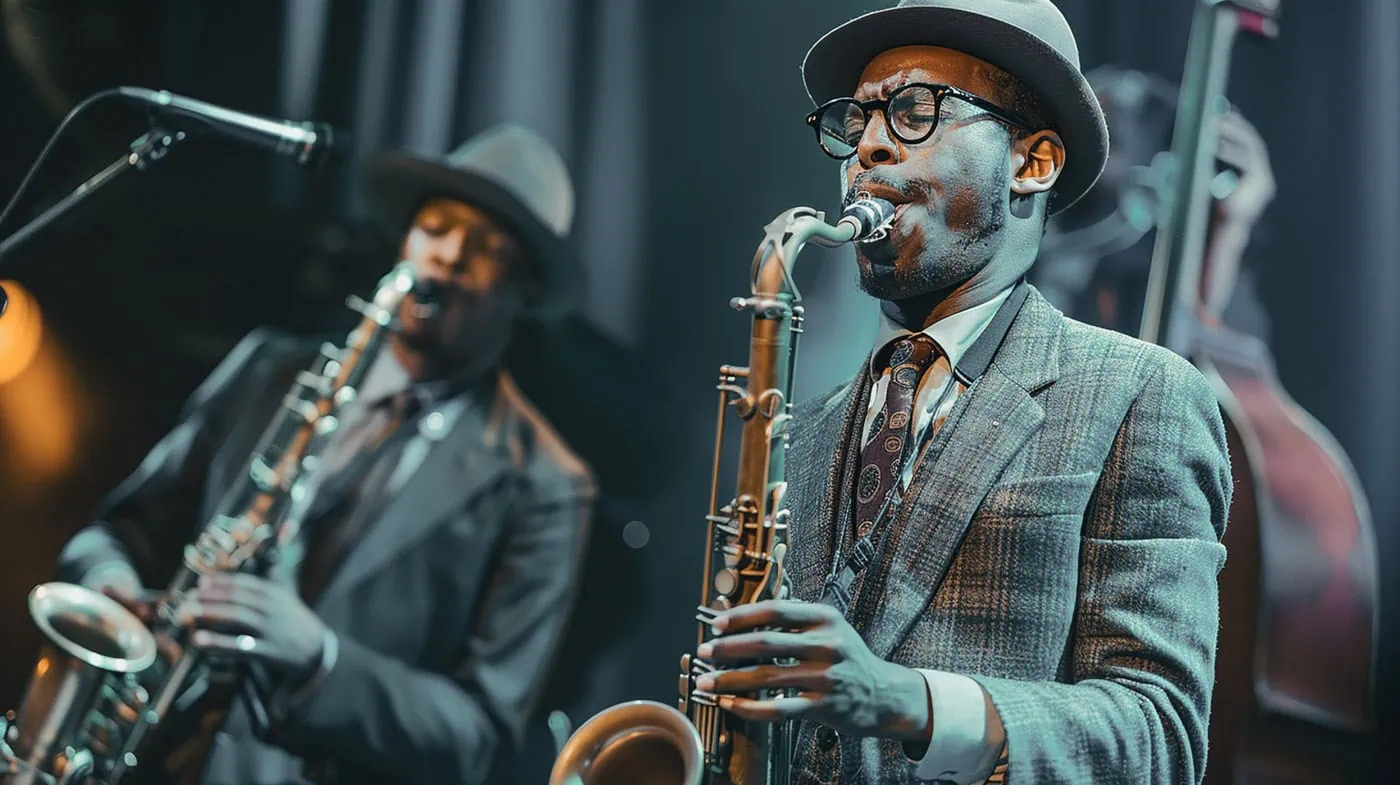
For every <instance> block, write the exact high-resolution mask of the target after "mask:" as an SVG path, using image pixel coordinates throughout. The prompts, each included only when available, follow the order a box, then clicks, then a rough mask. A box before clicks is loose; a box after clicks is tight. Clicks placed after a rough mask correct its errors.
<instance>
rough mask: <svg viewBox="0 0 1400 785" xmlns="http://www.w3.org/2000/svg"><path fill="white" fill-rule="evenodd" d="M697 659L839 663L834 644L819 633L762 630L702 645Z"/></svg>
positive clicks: (717, 639) (728, 636)
mask: <svg viewBox="0 0 1400 785" xmlns="http://www.w3.org/2000/svg"><path fill="white" fill-rule="evenodd" d="M695 653H696V655H697V656H698V657H700V658H701V659H704V660H710V661H712V662H734V661H742V660H767V659H776V658H788V657H791V658H795V659H797V660H798V661H807V660H812V661H818V662H838V661H840V659H841V657H840V656H839V654H838V651H837V649H836V646H835V645H834V642H833V641H831V640H829V638H828V636H826V635H823V634H821V633H820V632H783V631H779V630H763V631H761V632H745V633H741V634H738V635H727V636H725V637H723V638H716V639H715V640H712V641H706V642H704V643H702V644H700V646H699V648H697V649H696V651H695Z"/></svg>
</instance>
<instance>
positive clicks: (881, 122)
mask: <svg viewBox="0 0 1400 785" xmlns="http://www.w3.org/2000/svg"><path fill="white" fill-rule="evenodd" d="M856 157H857V158H859V159H860V165H861V166H862V167H864V168H865V169H867V170H869V169H874V168H875V167H877V166H880V165H881V164H892V163H895V162H897V161H898V160H899V142H898V140H896V139H895V138H894V137H893V135H891V134H890V126H889V123H887V122H885V113H884V112H882V111H879V110H876V111H874V112H871V113H870V120H869V121H867V122H866V124H865V131H864V132H863V133H862V134H861V135H860V143H859V144H857V145H856Z"/></svg>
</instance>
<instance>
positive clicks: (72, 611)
mask: <svg viewBox="0 0 1400 785" xmlns="http://www.w3.org/2000/svg"><path fill="white" fill-rule="evenodd" d="M29 615H30V617H31V618H32V619H33V621H34V624H35V626H37V627H38V628H39V631H40V632H42V633H43V634H44V637H45V638H46V639H47V640H46V642H45V645H44V647H43V649H42V651H41V652H40V655H39V659H38V661H37V663H36V664H35V666H34V671H33V674H32V675H31V677H30V680H29V686H28V688H27V689H26V690H25V694H24V698H23V700H22V702H21V703H20V710H19V715H18V716H20V717H23V722H20V723H16V722H15V721H14V719H13V716H14V715H13V714H11V717H10V718H9V719H8V721H5V722H0V726H3V728H4V730H3V734H0V766H3V765H4V764H8V768H9V772H10V777H9V778H7V779H6V780H5V782H6V785H36V784H37V783H45V784H46V785H49V784H52V785H63V784H64V783H70V782H81V781H82V780H83V779H84V778H85V777H87V776H89V775H92V774H95V773H96V772H95V771H94V764H95V761H94V756H93V751H92V750H91V749H88V747H89V746H91V742H92V741H93V740H91V739H86V738H84V737H85V735H86V734H85V733H84V732H83V730H84V729H83V728H82V727H81V726H82V724H83V723H84V722H85V721H86V720H87V718H88V717H89V716H90V714H91V713H92V712H94V711H96V710H98V709H99V708H100V707H101V706H102V705H103V703H104V701H105V699H106V694H105V691H104V689H103V687H104V683H105V682H106V681H107V680H108V679H109V678H113V677H116V678H122V679H125V678H134V677H135V676H137V675H139V674H141V673H143V672H144V671H146V669H148V668H150V667H151V665H152V664H154V663H155V660H156V640H155V637H154V636H153V635H152V634H151V632H150V631H149V630H148V629H147V628H146V625H144V624H143V623H142V622H141V620H140V619H138V618H137V617H136V615H135V614H133V613H132V612H131V611H129V610H127V609H126V608H124V607H122V606H121V604H120V603H118V602H117V601H116V600H113V599H112V598H110V597H108V596H106V595H105V594H101V593H99V592H96V591H93V590H91V589H88V588H84V587H82V586H77V585H74V584H71V583H45V584H41V585H39V586H36V587H34V589H33V591H31V592H30V593H29ZM75 741H77V742H79V743H78V744H76V745H75V744H74V742H75ZM0 771H3V769H2V768H0Z"/></svg>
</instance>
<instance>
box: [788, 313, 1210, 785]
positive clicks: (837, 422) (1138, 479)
mask: <svg viewBox="0 0 1400 785" xmlns="http://www.w3.org/2000/svg"><path fill="white" fill-rule="evenodd" d="M864 379H865V377H864V376H863V375H861V374H857V376H856V377H854V378H853V379H852V380H850V381H848V382H846V383H845V384H843V385H841V386H840V387H838V388H836V389H835V390H833V391H831V392H829V393H827V394H825V395H821V396H818V397H817V398H815V399H813V400H810V401H806V402H803V403H802V404H799V405H798V406H796V407H794V418H795V423H794V424H795V426H796V428H795V430H794V432H793V440H792V442H791V444H790V446H789V451H788V455H787V469H786V472H787V480H788V482H789V484H790V486H789V489H788V493H789V500H790V502H791V505H792V512H793V516H792V527H793V528H792V531H791V540H792V551H791V553H790V556H789V559H788V569H789V571H790V575H791V578H792V580H793V584H794V593H795V594H796V596H797V597H799V598H801V599H804V600H813V601H814V600H816V599H817V598H818V597H819V596H820V594H821V587H822V582H823V580H824V579H825V577H826V575H827V574H828V572H829V571H830V570H831V565H832V560H833V550H834V548H835V545H836V539H835V538H836V537H838V536H841V535H842V534H843V533H844V532H847V531H849V528H850V519H851V503H850V500H851V499H852V497H853V496H854V493H853V492H852V489H853V488H854V480H855V472H856V470H857V469H858V464H859V434H860V429H861V426H862V424H863V422H864V419H865V411H866V406H867V403H868V397H869V385H868V384H865V383H863V381H864ZM1230 496H1231V477H1230V464H1229V456H1228V453H1227V449H1226V444H1225V430H1224V425H1223V423H1222V421H1221V417H1220V412H1219V409H1218V406H1217V404H1216V399H1215V396H1214V394H1213V393H1212V391H1211V389H1210V387H1209V386H1208V384H1207V382H1206V380H1205V379H1204V377H1202V376H1201V375H1200V374H1199V373H1198V372H1197V371H1196V370H1195V369H1194V368H1193V367H1192V366H1191V365H1190V364H1188V363H1187V362H1186V361H1184V360H1183V359H1181V358H1180V357H1178V356H1177V355H1175V354H1173V353H1171V352H1169V351H1167V350H1165V349H1162V348H1160V347H1157V346H1153V345H1150V344H1147V343H1144V342H1142V341H1138V340H1135V339H1133V338H1129V337H1127V336H1124V335H1121V334H1118V333H1113V332H1109V331H1106V330H1101V329H1098V328H1095V327H1091V326H1089V325H1086V324H1082V323H1080V322H1076V321H1073V320H1071V319H1069V318H1067V317H1065V316H1064V315H1063V314H1061V313H1060V312H1059V311H1058V310H1056V309H1055V308H1054V307H1053V306H1051V305H1050V304H1049V303H1048V302H1046V300H1045V299H1044V298H1043V297H1042V296H1041V295H1040V294H1039V293H1038V292H1036V291H1032V292H1031V293H1030V296H1029V298H1028V299H1027V300H1026V303H1025V305H1024V306H1023V307H1022V309H1021V311H1020V313H1019V315H1018V316H1017V317H1016V319H1015V321H1014V322H1013V323H1012V325H1011V329H1010V331H1009V332H1008V334H1007V337H1006V340H1005V341H1004V342H1003V343H1002V345H1001V347H1000V348H999V349H998V351H997V353H996V356H995V358H994V359H993V361H992V364H991V366H990V367H989V368H988V369H987V372H986V373H985V374H983V375H982V376H981V377H980V378H979V379H977V380H976V381H975V382H974V383H973V384H972V385H971V386H970V387H969V388H968V389H967V390H966V391H964V392H963V394H962V395H961V396H960V397H959V399H958V401H957V403H956V405H955V406H954V407H953V409H952V411H951V413H950V414H949V417H948V419H947V421H946V422H945V424H944V425H943V427H942V428H941V429H940V430H939V431H938V433H937V435H936V436H935V437H934V439H933V440H932V442H931V443H930V445H929V449H928V451H927V452H926V453H925V455H924V456H923V458H922V460H921V461H920V463H919V465H918V466H917V467H916V470H915V472H914V476H913V479H912V481H911V483H910V486H909V490H908V495H907V497H906V500H905V503H904V504H903V506H902V507H901V509H900V511H899V513H898V516H897V517H896V518H895V520H893V521H892V522H890V523H889V524H887V525H886V529H885V531H886V534H885V537H886V541H885V543H884V545H883V549H882V552H881V553H882V557H881V560H880V561H878V562H877V563H875V564H872V565H871V566H870V567H869V568H868V570H867V574H866V575H865V576H864V577H863V580H862V583H863V586H862V587H861V590H860V594H859V596H858V597H857V598H856V600H855V601H854V602H853V604H852V608H851V610H850V612H849V613H848V618H850V619H851V621H852V623H853V625H854V626H855V627H856V629H857V630H859V631H860V632H861V634H862V636H863V637H864V638H865V640H866V641H867V643H868V644H869V645H870V647H871V649H872V650H873V651H874V653H875V654H876V655H877V656H880V657H883V658H885V659H888V660H891V661H893V662H897V663H900V664H903V665H907V666H909V667H916V668H930V669H937V670H944V671H950V672H954V673H961V674H964V675H967V676H969V677H971V678H973V679H974V680H976V681H977V682H978V683H980V684H981V685H982V687H983V688H984V689H985V690H986V691H987V693H988V694H989V696H990V697H991V699H992V702H993V703H994V704H995V706H996V709H997V711H998V713H999V714H1000V715H1001V719H1002V722H1003V724H1004V726H1005V730H1006V736H1007V752H1008V756H1009V760H1008V766H1007V769H1006V781H1007V782H1012V783H1018V784H1019V783H1038V784H1039V783H1075V785H1081V784H1082V783H1089V782H1093V783H1096V784H1097V785H1104V783H1120V782H1121V783H1128V782H1132V783H1144V782H1151V783H1161V784H1162V785H1167V784H1168V783H1171V784H1172V785H1185V784H1186V783H1200V782H1201V779H1202V776H1203V774H1204V770H1205V763H1206V730H1207V724H1208V721H1209V711H1210V698H1211V689H1212V686H1213V679H1214V663H1215V646H1216V633H1217V626H1218V618H1219V613H1218V597H1217V585H1216V578H1217V574H1218V572H1219V570H1220V568H1221V566H1222V565H1223V564H1224V560H1225V548H1224V546H1222V545H1221V543H1220V538H1221V536H1222V534H1223V533H1224V529H1225V520H1226V514H1227V511H1228V510H1229V506H1230ZM817 730H818V728H817V727H815V726H814V725H812V724H811V723H804V724H803V725H802V726H801V728H800V731H799V735H798V742H797V754H796V760H795V766H794V777H793V785H815V784H816V783H834V782H837V781H839V782H841V783H843V785H848V784H849V783H870V784H871V785H874V783H906V782H908V783H912V782H916V780H915V778H914V769H915V763H914V762H913V761H911V760H909V759H908V757H907V756H906V755H905V753H904V752H903V750H902V748H901V745H900V743H899V742H897V741H894V740H889V739H874V738H871V739H859V738H846V737H839V738H838V739H837V743H835V744H832V743H830V736H829V734H821V735H822V736H825V737H826V738H827V740H828V741H827V743H825V744H823V743H820V742H819V741H818V738H819V734H818V733H817ZM937 733H938V731H937V728H936V727H935V729H934V735H935V739H936V737H937Z"/></svg>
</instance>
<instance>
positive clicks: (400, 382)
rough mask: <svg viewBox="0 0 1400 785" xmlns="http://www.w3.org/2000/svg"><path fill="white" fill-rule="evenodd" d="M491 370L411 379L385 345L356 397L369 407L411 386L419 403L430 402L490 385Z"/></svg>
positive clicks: (366, 374)
mask: <svg viewBox="0 0 1400 785" xmlns="http://www.w3.org/2000/svg"><path fill="white" fill-rule="evenodd" d="M494 384H495V374H492V373H487V374H482V375H480V376H479V377H475V378H472V379H464V378H454V377H448V378H445V379H432V380H430V381H423V382H414V381H413V377H412V376H410V375H409V373H408V370H407V369H405V368H404V367H403V363H401V362H399V359H398V357H395V356H394V353H393V351H391V350H390V349H389V347H387V346H385V347H384V348H383V349H382V350H381V351H380V352H379V356H378V357H376V358H375V360H374V364H373V365H371V366H370V367H369V371H367V372H366V373H365V379H364V381H363V382H361V383H360V389H359V390H357V391H356V392H357V393H358V394H357V395H356V398H357V399H359V400H360V401H362V402H363V403H364V405H366V406H369V407H374V406H377V405H379V404H381V403H383V402H385V401H386V400H388V399H390V398H392V397H394V396H396V395H398V394H399V393H401V392H405V391H407V390H412V391H413V394H414V396H415V397H416V398H417V399H418V402H419V404H420V405H422V406H433V405H436V404H439V403H442V402H443V401H446V400H448V399H451V398H455V397H457V395H458V394H460V393H462V392H464V391H466V390H468V389H475V390H485V389H489V388H490V387H492V386H494Z"/></svg>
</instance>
